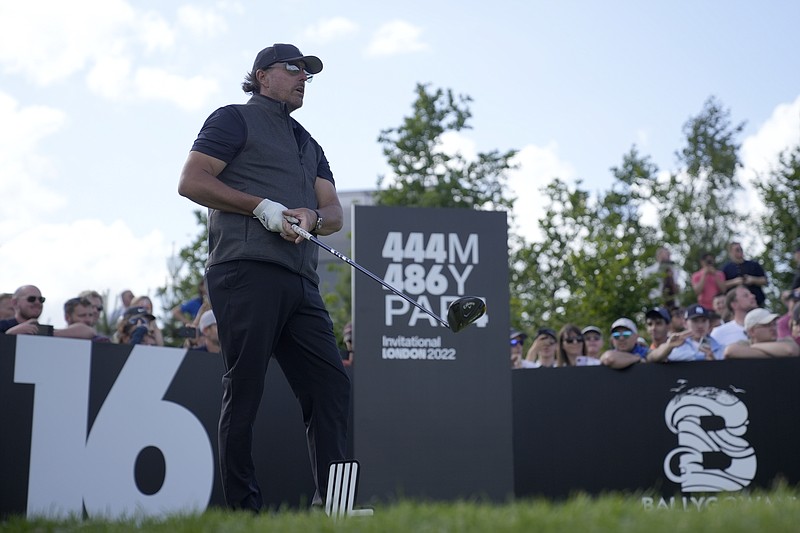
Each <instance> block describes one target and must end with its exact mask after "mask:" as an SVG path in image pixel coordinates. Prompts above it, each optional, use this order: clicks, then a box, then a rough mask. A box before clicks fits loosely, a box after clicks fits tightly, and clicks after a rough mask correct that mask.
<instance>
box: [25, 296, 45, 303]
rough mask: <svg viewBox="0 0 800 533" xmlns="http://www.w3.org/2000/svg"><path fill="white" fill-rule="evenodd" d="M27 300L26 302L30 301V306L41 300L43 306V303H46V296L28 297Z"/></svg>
mask: <svg viewBox="0 0 800 533" xmlns="http://www.w3.org/2000/svg"><path fill="white" fill-rule="evenodd" d="M25 299H26V300H28V303H29V304H32V303H33V302H35V301H36V300H39V303H41V304H43V303H44V301H45V297H44V296H28V297H27V298H25Z"/></svg>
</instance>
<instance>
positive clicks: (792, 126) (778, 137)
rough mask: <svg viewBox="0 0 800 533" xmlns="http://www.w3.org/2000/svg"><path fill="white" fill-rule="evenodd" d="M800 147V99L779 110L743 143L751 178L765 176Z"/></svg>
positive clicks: (745, 159) (746, 169)
mask: <svg viewBox="0 0 800 533" xmlns="http://www.w3.org/2000/svg"><path fill="white" fill-rule="evenodd" d="M799 144H800V96H798V97H797V98H796V99H795V101H794V102H792V103H789V104H780V105H778V106H776V107H775V109H774V110H773V112H772V116H770V117H769V119H767V121H766V122H764V124H762V125H761V126H760V127H759V128H758V131H757V132H756V133H755V134H754V135H751V136H750V137H747V138H746V139H745V140H744V142H743V143H742V165H743V166H744V168H745V172H746V174H747V175H748V177H751V178H752V177H755V176H756V175H763V174H765V173H767V172H768V171H769V170H770V169H771V168H774V167H775V165H776V164H777V162H778V156H779V154H780V153H781V152H783V151H784V150H786V149H787V148H794V147H795V146H797V145H799Z"/></svg>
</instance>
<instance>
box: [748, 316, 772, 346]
mask: <svg viewBox="0 0 800 533" xmlns="http://www.w3.org/2000/svg"><path fill="white" fill-rule="evenodd" d="M747 334H748V335H749V337H750V340H751V341H752V342H774V341H776V340H777V339H778V319H777V318H776V319H775V320H773V321H772V322H770V323H769V324H759V325H757V326H753V327H752V328H750V329H749V330H747Z"/></svg>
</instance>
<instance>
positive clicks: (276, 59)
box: [253, 43, 322, 74]
mask: <svg viewBox="0 0 800 533" xmlns="http://www.w3.org/2000/svg"><path fill="white" fill-rule="evenodd" d="M290 61H303V62H304V63H305V64H306V66H305V71H306V72H308V73H309V74H317V73H319V72H320V71H321V70H322V60H320V58H318V57H317V56H304V55H303V53H302V52H301V51H300V50H299V49H298V48H297V47H296V46H295V45H293V44H282V43H275V44H273V45H272V46H268V47H267V48H264V49H263V50H261V51H260V52H259V53H258V55H257V56H256V60H255V61H254V62H253V71H254V72H255V71H256V70H258V69H261V70H264V69H265V68H267V67H268V66H270V65H272V64H273V63H287V62H290Z"/></svg>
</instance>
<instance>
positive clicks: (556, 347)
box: [510, 242, 800, 369]
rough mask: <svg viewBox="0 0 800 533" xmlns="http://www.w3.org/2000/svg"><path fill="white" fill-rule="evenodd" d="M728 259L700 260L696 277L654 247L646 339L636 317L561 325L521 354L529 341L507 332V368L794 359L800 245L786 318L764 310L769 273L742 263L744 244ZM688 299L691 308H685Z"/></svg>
mask: <svg viewBox="0 0 800 533" xmlns="http://www.w3.org/2000/svg"><path fill="white" fill-rule="evenodd" d="M728 256H729V258H728V261H727V262H726V263H725V264H724V265H723V266H722V267H721V268H717V265H716V258H715V256H714V254H711V253H704V254H702V256H701V257H700V268H699V270H697V271H696V272H694V273H693V274H692V275H691V276H688V275H687V274H686V273H685V272H683V271H682V270H681V269H680V268H678V267H677V266H676V265H675V263H674V262H673V261H672V258H671V253H670V251H669V250H668V249H667V248H666V247H661V248H659V249H658V250H657V252H656V262H655V263H654V264H653V265H650V266H648V267H647V268H646V269H645V270H644V271H643V272H642V274H643V277H644V278H645V279H648V280H655V281H656V283H655V284H654V285H655V286H654V288H653V290H652V291H651V292H650V294H649V298H650V300H651V303H652V307H651V308H650V309H648V310H647V312H646V313H645V314H644V332H641V331H640V327H639V326H640V325H641V324H637V323H636V321H635V320H633V319H632V317H633V316H634V315H635V313H633V312H632V313H631V316H622V317H616V318H615V319H614V320H613V322H612V323H611V325H610V327H609V328H608V329H603V328H600V327H598V326H596V325H586V326H580V325H576V324H566V325H564V326H563V327H562V328H561V329H560V330H559V332H558V333H556V331H555V330H554V329H552V328H550V327H548V326H542V327H540V328H539V329H538V330H537V331H536V333H535V335H533V336H532V343H531V345H530V347H529V348H528V350H527V351H525V349H524V346H525V342H526V339H527V338H528V335H527V334H526V333H524V332H522V331H520V330H519V329H514V328H512V330H511V332H510V342H511V367H512V368H553V367H566V366H587V365H606V366H608V367H611V368H616V369H622V368H627V367H629V366H631V365H634V364H640V363H648V362H649V363H656V362H659V363H666V362H670V361H718V360H721V359H737V358H752V357H759V358H767V357H796V356H799V355H800V304H798V303H797V302H799V301H800V246H798V247H797V248H796V249H795V251H794V261H795V264H796V271H795V275H794V279H793V281H792V283H791V285H790V286H789V287H785V288H783V289H784V290H783V291H782V292H781V301H782V303H783V304H784V306H785V308H786V310H787V311H786V313H785V314H783V315H779V314H778V313H774V312H772V311H771V310H769V309H767V308H765V307H764V305H765V302H766V297H765V294H764V291H763V288H764V287H765V286H766V285H767V284H768V283H769V280H768V277H767V274H766V272H765V271H764V268H763V267H762V266H761V265H760V264H759V263H758V262H756V261H753V260H749V259H745V257H744V250H743V248H742V245H741V243H739V242H731V243H730V244H729V245H728ZM690 291H691V292H690ZM687 293H688V294H693V299H694V300H695V301H694V302H693V303H691V304H690V305H688V306H686V307H682V306H681V305H680V301H681V298H682V297H683V296H685V295H687ZM606 335H607V338H608V343H609V345H608V346H606V345H605V338H604V337H605V336H606Z"/></svg>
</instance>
